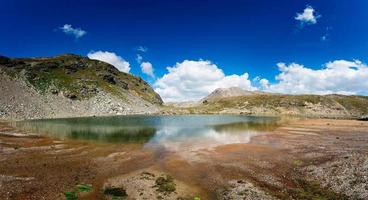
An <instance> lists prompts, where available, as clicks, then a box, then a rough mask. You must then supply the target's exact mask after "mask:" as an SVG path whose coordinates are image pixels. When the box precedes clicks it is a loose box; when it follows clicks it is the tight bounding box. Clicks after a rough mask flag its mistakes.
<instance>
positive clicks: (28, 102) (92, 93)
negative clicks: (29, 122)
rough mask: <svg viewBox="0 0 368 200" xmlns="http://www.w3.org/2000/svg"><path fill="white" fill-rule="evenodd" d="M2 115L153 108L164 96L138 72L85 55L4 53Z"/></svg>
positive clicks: (82, 113) (84, 113)
mask: <svg viewBox="0 0 368 200" xmlns="http://www.w3.org/2000/svg"><path fill="white" fill-rule="evenodd" d="M0 89H1V92H2V94H1V95H0V118H26V119H28V118H49V117H70V116H89V115H109V114H114V113H115V114H130V113H150V112H155V111H157V110H158V109H159V106H160V105H161V104H162V103H163V101H162V99H161V97H160V96H159V95H158V94H157V93H156V92H155V91H154V90H153V89H152V88H151V86H150V85H149V84H148V83H147V82H145V81H144V80H143V79H141V78H140V77H136V76H133V75H131V74H128V73H124V72H120V71H119V70H118V69H116V68H115V67H114V66H112V65H110V64H108V63H105V62H102V61H98V60H92V59H89V58H87V57H82V56H78V55H74V54H63V55H59V56H55V57H43V58H8V57H5V56H0Z"/></svg>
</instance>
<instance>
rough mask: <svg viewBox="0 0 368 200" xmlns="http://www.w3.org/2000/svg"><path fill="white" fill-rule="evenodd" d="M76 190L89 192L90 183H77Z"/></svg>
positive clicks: (90, 189) (90, 188)
mask: <svg viewBox="0 0 368 200" xmlns="http://www.w3.org/2000/svg"><path fill="white" fill-rule="evenodd" d="M77 191H78V192H90V191H92V185H91V184H78V185H77Z"/></svg>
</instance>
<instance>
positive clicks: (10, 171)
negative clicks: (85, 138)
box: [0, 119, 368, 200]
mask: <svg viewBox="0 0 368 200" xmlns="http://www.w3.org/2000/svg"><path fill="white" fill-rule="evenodd" d="M367 144H368V122H363V121H353V120H329V119H308V120H292V121H289V122H288V123H285V124H284V125H282V126H281V127H279V128H277V129H276V130H274V131H270V132H269V133H267V134H262V135H259V136H255V137H253V138H252V140H251V142H250V143H248V144H230V145H223V146H218V147H216V148H211V149H200V150H195V151H188V150H186V151H182V152H180V151H178V152H167V151H165V150H162V151H159V150H157V149H156V150H152V149H148V148H142V145H139V144H96V143H88V142H81V141H69V140H64V141H60V140H58V139H55V138H49V137H42V136H35V135H30V134H29V133H25V132H23V131H20V130H17V129H15V128H13V127H11V126H10V125H9V123H8V122H0V199H4V200H6V199H22V200H23V199H37V200H39V199H64V194H63V193H64V192H67V191H73V189H74V188H75V187H76V185H78V184H81V183H86V184H92V186H93V190H92V191H91V192H86V193H81V194H79V199H109V198H111V196H106V195H104V188H106V186H107V185H116V186H119V187H123V188H124V189H126V192H127V194H128V199H143V196H144V197H147V198H148V197H149V196H147V195H149V194H152V196H150V197H151V198H150V199H161V198H162V199H177V197H179V196H180V197H183V198H184V197H185V198H189V199H193V197H196V196H198V197H201V199H277V198H278V199H292V198H293V199H313V198H320V199H345V198H348V196H346V195H350V194H351V192H350V191H351V190H349V188H341V187H338V188H336V187H332V186H330V185H331V184H328V183H329V182H333V181H335V180H337V177H338V174H334V172H331V171H328V174H329V176H330V177H328V178H326V177H324V178H319V177H318V176H319V175H320V173H321V171H322V172H324V171H326V170H327V169H324V167H325V166H329V164H331V163H333V164H334V165H339V164H341V166H338V167H340V168H339V170H337V172H336V173H341V172H342V171H343V170H345V173H347V174H352V175H351V176H349V177H345V178H344V179H342V180H343V181H351V180H350V179H354V178H356V177H354V173H348V171H349V170H352V169H350V168H352V166H351V164H350V165H347V164H346V163H345V164H344V162H339V161H340V160H341V159H347V158H346V157H347V156H348V157H349V156H350V155H352V154H353V155H354V157H357V156H358V157H363V158H364V159H368V157H367V156H366V155H368V145H367ZM359 163H362V166H361V167H362V170H363V169H365V168H364V167H366V166H365V165H366V163H367V164H368V161H366V160H360V161H359ZM341 167H345V168H346V169H341ZM359 169H360V168H359ZM354 170H357V169H354ZM358 171H359V170H358ZM142 172H148V173H151V174H154V175H155V177H157V176H160V175H162V174H167V175H171V176H172V177H173V178H174V183H175V186H176V189H175V192H176V193H175V195H172V194H171V193H167V194H165V193H163V194H161V193H157V191H156V190H154V191H153V190H152V187H153V186H154V182H153V180H155V179H152V180H150V181H151V182H150V181H148V182H140V181H142V179H140V178H138V177H140V176H141V175H142ZM317 172H319V173H317ZM326 172H327V171H326ZM334 177H336V178H335V179H334ZM142 184H143V185H144V184H146V185H147V187H146V189H145V190H143V189H144V188H143V189H142V188H139V190H140V191H139V192H138V189H137V191H134V188H138V186H139V187H141V185H142ZM361 185H362V183H361V182H359V183H357V185H356V187H360V186H361ZM346 187H350V188H353V189H354V187H355V185H354V184H353V182H352V184H348V186H346ZM355 191H359V192H360V193H361V195H359V196H356V197H355V198H358V199H359V198H362V199H364V198H365V197H367V196H365V195H366V194H368V188H365V189H364V187H363V188H359V190H355ZM141 193H142V194H141ZM140 196H142V198H140ZM367 198H368V197H367Z"/></svg>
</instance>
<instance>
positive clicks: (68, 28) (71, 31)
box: [60, 24, 87, 39]
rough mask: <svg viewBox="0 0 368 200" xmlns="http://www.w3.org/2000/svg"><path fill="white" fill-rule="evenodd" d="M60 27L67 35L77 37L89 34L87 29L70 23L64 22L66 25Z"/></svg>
mask: <svg viewBox="0 0 368 200" xmlns="http://www.w3.org/2000/svg"><path fill="white" fill-rule="evenodd" d="M60 29H61V30H62V31H63V32H64V33H65V34H67V35H72V36H74V37H75V38H76V39H78V38H80V37H82V36H84V35H86V34H87V32H86V31H84V30H82V29H81V28H73V27H72V25H70V24H64V26H62V27H60Z"/></svg>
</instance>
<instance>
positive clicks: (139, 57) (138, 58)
mask: <svg viewBox="0 0 368 200" xmlns="http://www.w3.org/2000/svg"><path fill="white" fill-rule="evenodd" d="M135 60H136V61H137V63H139V64H140V63H142V61H143V57H142V56H141V55H140V54H137V57H136V58H135Z"/></svg>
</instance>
